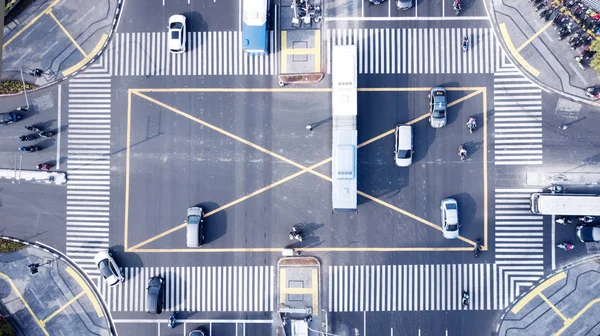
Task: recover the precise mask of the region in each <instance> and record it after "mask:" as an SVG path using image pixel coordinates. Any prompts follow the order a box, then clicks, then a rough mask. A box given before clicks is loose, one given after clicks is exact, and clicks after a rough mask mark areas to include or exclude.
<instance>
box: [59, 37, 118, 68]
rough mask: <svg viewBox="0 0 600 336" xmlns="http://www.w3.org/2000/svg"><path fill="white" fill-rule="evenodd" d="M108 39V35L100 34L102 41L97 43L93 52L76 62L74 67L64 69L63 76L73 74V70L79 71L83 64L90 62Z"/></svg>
mask: <svg viewBox="0 0 600 336" xmlns="http://www.w3.org/2000/svg"><path fill="white" fill-rule="evenodd" d="M107 39H108V35H106V34H102V36H100V41H98V44H96V46H95V47H94V49H93V50H92V52H90V53H89V54H88V55H87V56H85V57H84V58H82V59H81V61H79V62H77V64H75V65H73V66H72V67H70V68H68V69H67V70H65V71H63V76H65V77H66V76H68V75H70V74H72V73H73V72H75V71H77V70H78V69H79V68H81V67H82V66H84V65H86V64H87V62H89V61H90V60H91V59H92V58H94V56H96V54H98V53H99V52H100V49H102V46H103V45H104V43H105V42H106V40H107Z"/></svg>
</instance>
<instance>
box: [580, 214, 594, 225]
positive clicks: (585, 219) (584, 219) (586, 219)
mask: <svg viewBox="0 0 600 336" xmlns="http://www.w3.org/2000/svg"><path fill="white" fill-rule="evenodd" d="M577 220H578V221H580V222H584V223H586V224H589V223H591V222H593V221H594V217H592V216H583V217H579V218H577Z"/></svg>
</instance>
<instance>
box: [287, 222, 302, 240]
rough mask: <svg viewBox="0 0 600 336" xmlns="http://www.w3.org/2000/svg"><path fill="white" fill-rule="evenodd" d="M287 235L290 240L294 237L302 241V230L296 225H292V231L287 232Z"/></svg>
mask: <svg viewBox="0 0 600 336" xmlns="http://www.w3.org/2000/svg"><path fill="white" fill-rule="evenodd" d="M288 237H289V238H290V240H294V239H296V240H298V241H299V242H302V232H301V231H300V229H299V228H297V227H296V225H294V226H292V231H291V232H290V233H289V234H288Z"/></svg>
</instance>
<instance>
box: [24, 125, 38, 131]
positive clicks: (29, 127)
mask: <svg viewBox="0 0 600 336" xmlns="http://www.w3.org/2000/svg"><path fill="white" fill-rule="evenodd" d="M25 129H26V130H28V131H30V132H39V131H40V129H39V128H37V127H35V126H25Z"/></svg>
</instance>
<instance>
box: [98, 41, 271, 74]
mask: <svg viewBox="0 0 600 336" xmlns="http://www.w3.org/2000/svg"><path fill="white" fill-rule="evenodd" d="M269 34H270V39H269V41H270V46H269V48H270V52H269V55H267V56H248V55H246V54H245V53H244V52H243V51H242V48H241V45H242V41H241V38H242V34H241V32H238V31H210V32H188V36H187V52H185V53H183V54H171V53H170V52H169V50H168V48H167V44H166V43H167V33H166V32H143V33H116V34H114V37H113V39H112V40H111V42H110V45H109V47H108V49H107V50H106V51H105V52H104V54H103V55H102V58H103V61H104V63H105V64H106V65H105V67H106V68H107V69H108V72H109V73H110V74H111V75H113V76H173V75H177V76H197V75H203V76H206V75H275V74H277V73H278V69H277V68H278V64H277V62H276V61H277V57H276V55H277V54H276V52H275V46H274V41H275V39H274V32H273V31H270V32H269Z"/></svg>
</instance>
